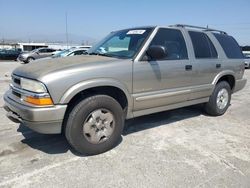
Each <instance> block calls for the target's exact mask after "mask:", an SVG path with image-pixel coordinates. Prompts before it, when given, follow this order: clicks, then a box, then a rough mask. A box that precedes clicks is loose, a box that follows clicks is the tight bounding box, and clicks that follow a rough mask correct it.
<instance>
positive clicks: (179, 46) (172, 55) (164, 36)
mask: <svg viewBox="0 0 250 188" xmlns="http://www.w3.org/2000/svg"><path fill="white" fill-rule="evenodd" d="M152 45H161V46H164V47H165V48H166V50H167V53H168V55H167V57H166V58H165V59H167V60H179V59H187V58H188V55H187V47H186V43H185V40H184V38H183V35H182V33H181V31H179V30H177V29H165V28H160V29H159V30H158V32H157V33H156V35H155V37H154V39H153V40H152V42H151V44H150V46H152Z"/></svg>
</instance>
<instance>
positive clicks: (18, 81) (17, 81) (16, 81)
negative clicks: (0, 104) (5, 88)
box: [13, 77, 21, 85]
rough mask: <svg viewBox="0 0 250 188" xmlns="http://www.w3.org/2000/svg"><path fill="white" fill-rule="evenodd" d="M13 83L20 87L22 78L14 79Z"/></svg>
mask: <svg viewBox="0 0 250 188" xmlns="http://www.w3.org/2000/svg"><path fill="white" fill-rule="evenodd" d="M13 82H14V83H15V84H18V85H20V84H21V80H20V78H17V77H14V78H13Z"/></svg>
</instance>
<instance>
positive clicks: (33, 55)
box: [18, 48, 56, 63]
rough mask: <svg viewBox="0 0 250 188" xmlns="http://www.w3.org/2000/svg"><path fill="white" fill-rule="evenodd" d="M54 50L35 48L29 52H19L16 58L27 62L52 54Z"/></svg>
mask: <svg viewBox="0 0 250 188" xmlns="http://www.w3.org/2000/svg"><path fill="white" fill-rule="evenodd" d="M55 51H56V50H55V49H52V48H37V49H35V50H32V51H31V52H25V53H21V54H20V55H19V56H18V60H19V61H22V62H24V63H29V62H31V61H34V60H36V59H40V58H44V57H49V56H52V55H53V53H54V52H55Z"/></svg>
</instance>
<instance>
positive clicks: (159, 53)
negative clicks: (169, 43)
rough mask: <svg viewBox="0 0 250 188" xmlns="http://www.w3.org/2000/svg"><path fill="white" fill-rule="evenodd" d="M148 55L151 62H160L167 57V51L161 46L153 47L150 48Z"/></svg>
mask: <svg viewBox="0 0 250 188" xmlns="http://www.w3.org/2000/svg"><path fill="white" fill-rule="evenodd" d="M146 54H147V55H148V56H149V57H150V59H151V60H160V59H164V58H165V57H167V50H166V48H165V47H164V46H161V45H152V46H150V47H149V48H148V50H147V52H146Z"/></svg>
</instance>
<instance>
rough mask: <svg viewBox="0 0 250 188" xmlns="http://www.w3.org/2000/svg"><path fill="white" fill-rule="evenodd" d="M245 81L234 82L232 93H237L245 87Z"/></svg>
mask: <svg viewBox="0 0 250 188" xmlns="http://www.w3.org/2000/svg"><path fill="white" fill-rule="evenodd" d="M246 83H247V79H240V80H236V82H235V87H234V90H233V92H234V93H235V92H237V91H239V90H241V89H243V88H244V87H245V85H246Z"/></svg>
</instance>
